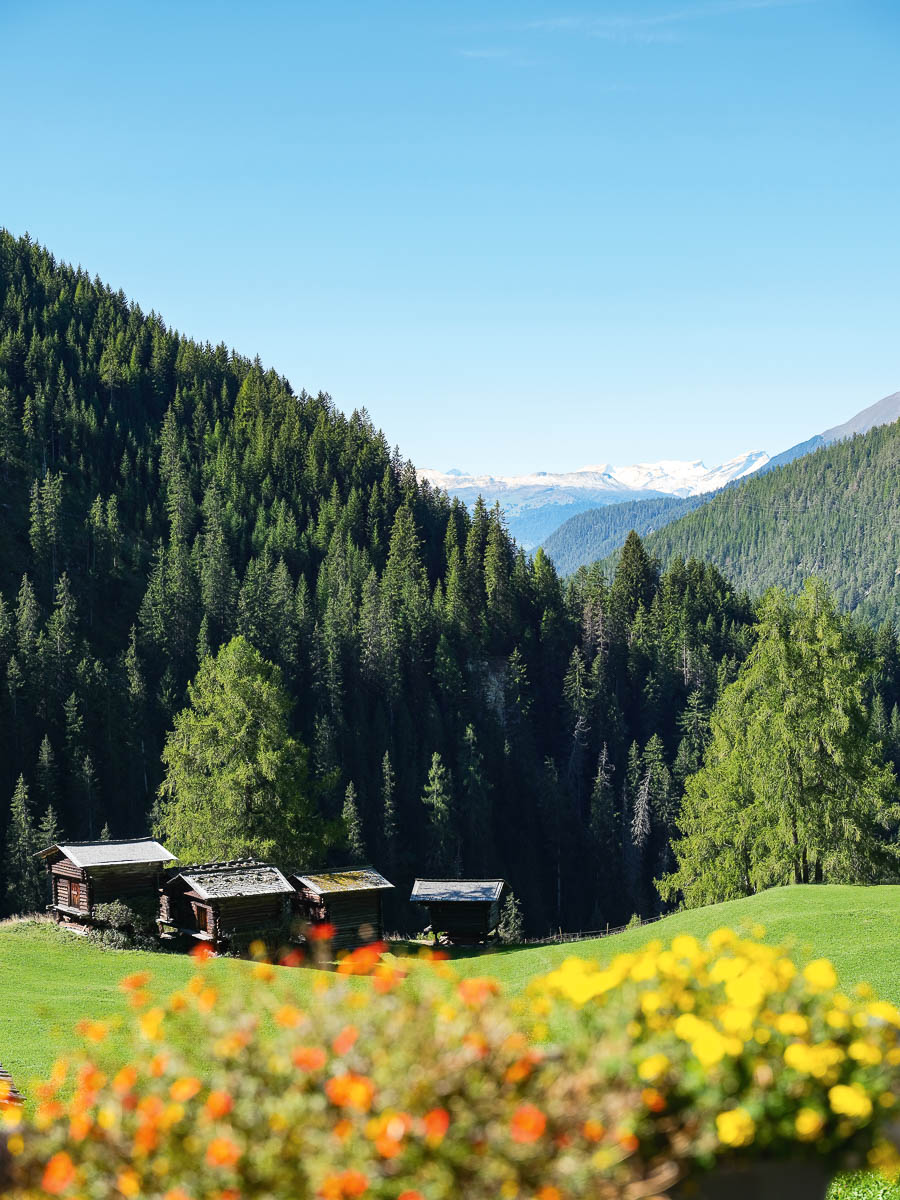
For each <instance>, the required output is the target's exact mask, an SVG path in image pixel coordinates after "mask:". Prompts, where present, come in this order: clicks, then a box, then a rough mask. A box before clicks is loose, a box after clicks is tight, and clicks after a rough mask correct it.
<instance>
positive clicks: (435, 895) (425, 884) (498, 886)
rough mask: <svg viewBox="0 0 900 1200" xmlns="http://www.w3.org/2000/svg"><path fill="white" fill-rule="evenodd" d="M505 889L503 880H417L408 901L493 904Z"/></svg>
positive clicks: (419, 902) (420, 902) (417, 902)
mask: <svg viewBox="0 0 900 1200" xmlns="http://www.w3.org/2000/svg"><path fill="white" fill-rule="evenodd" d="M505 887H506V880H505V879H417V880H416V881H415V883H414V884H413V889H412V895H411V896H410V900H413V901H415V903H416V904H435V903H440V904H443V903H446V902H447V901H454V900H460V901H472V900H482V901H489V902H493V901H494V900H499V899H500V897H501V896H502V895H503V889H504V888H505Z"/></svg>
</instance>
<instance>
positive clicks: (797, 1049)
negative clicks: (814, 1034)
mask: <svg viewBox="0 0 900 1200" xmlns="http://www.w3.org/2000/svg"><path fill="white" fill-rule="evenodd" d="M843 1058H844V1052H843V1050H842V1049H841V1048H840V1046H837V1045H835V1043H834V1042H822V1043H821V1044H820V1045H816V1046H808V1045H807V1044H806V1043H805V1042H791V1044H790V1046H787V1047H786V1048H785V1051H784V1061H785V1065H786V1066H788V1067H791V1068H792V1069H793V1070H794V1071H799V1072H800V1073H801V1075H814V1076H815V1078H816V1079H824V1078H825V1076H826V1075H827V1074H828V1073H829V1071H830V1070H831V1069H832V1068H833V1067H836V1066H837V1064H838V1063H839V1062H842V1061H843Z"/></svg>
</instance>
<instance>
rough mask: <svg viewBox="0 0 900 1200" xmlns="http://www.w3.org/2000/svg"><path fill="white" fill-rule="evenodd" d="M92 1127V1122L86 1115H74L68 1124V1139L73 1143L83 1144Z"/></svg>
mask: <svg viewBox="0 0 900 1200" xmlns="http://www.w3.org/2000/svg"><path fill="white" fill-rule="evenodd" d="M93 1126H94V1122H93V1121H92V1120H91V1118H90V1117H89V1116H87V1114H86V1113H76V1114H75V1116H74V1117H73V1118H72V1120H71V1121H70V1122H69V1137H70V1138H71V1139H72V1141H73V1142H83V1141H84V1139H85V1138H86V1137H87V1135H88V1134H89V1133H90V1132H91V1129H92V1128H93Z"/></svg>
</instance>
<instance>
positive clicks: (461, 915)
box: [427, 900, 499, 942]
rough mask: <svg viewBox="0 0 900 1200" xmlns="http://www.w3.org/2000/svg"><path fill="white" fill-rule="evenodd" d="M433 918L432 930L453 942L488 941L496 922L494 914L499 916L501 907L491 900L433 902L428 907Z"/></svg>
mask: <svg viewBox="0 0 900 1200" xmlns="http://www.w3.org/2000/svg"><path fill="white" fill-rule="evenodd" d="M427 908H428V912H429V915H430V917H431V928H432V929H433V930H434V932H435V933H446V935H447V937H448V938H449V939H450V941H452V942H456V941H459V942H483V941H486V940H487V938H488V935H489V934H490V932H491V930H492V929H493V928H494V926H495V924H496V922H493V923H492V920H493V914H494V912H495V911H496V912H497V914H498V915H499V905H498V903H496V902H494V903H491V901H489V900H469V901H460V900H455V901H447V902H445V903H440V902H437V901H435V902H433V903H431V904H428V905H427Z"/></svg>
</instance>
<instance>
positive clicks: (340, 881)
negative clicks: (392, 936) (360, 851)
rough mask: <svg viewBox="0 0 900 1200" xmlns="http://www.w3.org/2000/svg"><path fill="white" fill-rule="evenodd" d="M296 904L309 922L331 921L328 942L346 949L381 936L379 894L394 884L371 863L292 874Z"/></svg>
mask: <svg viewBox="0 0 900 1200" xmlns="http://www.w3.org/2000/svg"><path fill="white" fill-rule="evenodd" d="M291 883H292V884H293V885H294V888H295V889H296V893H297V900H296V908H297V913H298V915H299V916H300V917H301V919H302V920H304V921H306V922H307V924H309V925H333V926H334V930H335V932H334V936H333V938H332V939H331V945H332V947H333V948H334V949H335V950H346V949H347V948H349V947H351V946H360V945H364V944H365V943H366V942H380V941H381V940H382V939H383V938H384V916H383V912H382V896H383V893H384V892H386V891H391V890H392V889H393V887H394V885H393V884H392V883H389V882H388V880H387V879H385V877H384V876H383V875H380V874H379V873H378V872H377V871H376V870H375V869H374V868H373V867H345V868H344V869H343V870H340V871H313V872H311V873H310V874H308V875H300V874H299V873H298V874H296V875H292V876H291Z"/></svg>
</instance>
